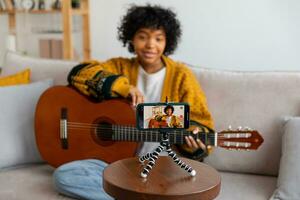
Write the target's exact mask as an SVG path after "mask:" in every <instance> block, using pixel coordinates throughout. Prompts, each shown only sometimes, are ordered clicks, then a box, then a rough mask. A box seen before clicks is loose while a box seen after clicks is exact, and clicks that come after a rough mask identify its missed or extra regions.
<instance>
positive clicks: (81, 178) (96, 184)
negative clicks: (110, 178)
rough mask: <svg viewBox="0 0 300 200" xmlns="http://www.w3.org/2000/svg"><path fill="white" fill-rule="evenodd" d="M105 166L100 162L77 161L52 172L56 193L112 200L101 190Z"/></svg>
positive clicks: (91, 160)
mask: <svg viewBox="0 0 300 200" xmlns="http://www.w3.org/2000/svg"><path fill="white" fill-rule="evenodd" d="M106 166H107V164H106V163H105V162H103V161H101V160H95V159H88V160H78V161H73V162H70V163H67V164H64V165H62V166H60V167H59V168H57V169H56V170H55V172H54V175H53V178H54V185H55V188H56V189H57V191H58V192H59V193H61V194H64V195H66V196H69V197H73V198H78V199H90V200H105V199H113V198H112V197H111V196H109V195H108V194H107V193H105V191H104V190H103V184H102V173H103V170H104V168H105V167H106Z"/></svg>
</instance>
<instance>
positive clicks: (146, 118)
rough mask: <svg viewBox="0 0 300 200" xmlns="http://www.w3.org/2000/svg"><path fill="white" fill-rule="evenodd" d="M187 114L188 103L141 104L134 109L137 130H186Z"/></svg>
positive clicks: (187, 124)
mask: <svg viewBox="0 0 300 200" xmlns="http://www.w3.org/2000/svg"><path fill="white" fill-rule="evenodd" d="M189 113H190V107H189V104H188V103H141V104H138V105H137V108H136V119H137V120H136V122H137V128H138V129H140V130H149V129H167V130H173V129H188V128H189V124H190V123H189Z"/></svg>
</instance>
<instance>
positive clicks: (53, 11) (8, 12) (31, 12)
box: [0, 8, 88, 15]
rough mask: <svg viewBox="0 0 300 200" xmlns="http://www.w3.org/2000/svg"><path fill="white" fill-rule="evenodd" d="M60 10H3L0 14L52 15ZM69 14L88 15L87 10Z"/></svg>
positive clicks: (76, 10)
mask: <svg viewBox="0 0 300 200" xmlns="http://www.w3.org/2000/svg"><path fill="white" fill-rule="evenodd" d="M61 12H62V11H61V10H29V11H27V10H5V11H3V10H2V11H0V14H18V13H30V14H53V13H61ZM71 13H72V14H73V15H85V14H88V10H84V9H80V8H79V9H78V8H77V9H72V10H71Z"/></svg>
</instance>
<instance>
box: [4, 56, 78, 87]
mask: <svg viewBox="0 0 300 200" xmlns="http://www.w3.org/2000/svg"><path fill="white" fill-rule="evenodd" d="M76 64H77V62H74V61H63V60H54V59H42V58H32V57H28V56H24V55H21V54H18V53H15V52H11V51H7V52H6V54H5V56H4V63H3V69H2V72H1V76H6V75H10V74H14V73H17V72H19V71H20V70H22V69H25V68H30V69H31V81H40V80H44V79H48V78H52V79H54V85H66V84H67V75H68V73H69V71H70V70H71V68H72V67H73V66H75V65H76Z"/></svg>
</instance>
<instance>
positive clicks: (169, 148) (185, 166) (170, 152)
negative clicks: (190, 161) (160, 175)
mask: <svg viewBox="0 0 300 200" xmlns="http://www.w3.org/2000/svg"><path fill="white" fill-rule="evenodd" d="M166 151H167V152H168V155H169V156H170V157H172V158H173V161H174V162H175V163H176V164H177V165H178V166H179V167H181V168H182V169H184V170H185V171H187V172H188V173H189V174H190V175H191V176H195V175H196V171H195V170H194V169H193V168H192V167H191V166H189V165H187V164H185V163H184V162H183V161H182V160H180V158H178V157H177V156H176V153H174V152H173V151H172V149H171V147H170V145H167V150H166Z"/></svg>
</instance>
